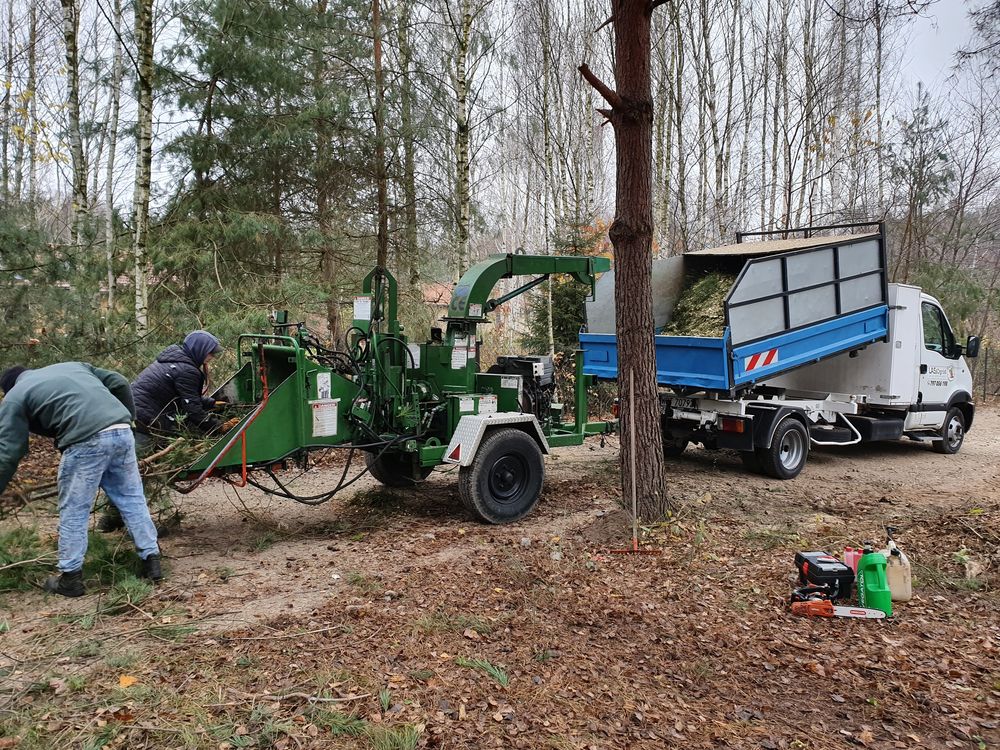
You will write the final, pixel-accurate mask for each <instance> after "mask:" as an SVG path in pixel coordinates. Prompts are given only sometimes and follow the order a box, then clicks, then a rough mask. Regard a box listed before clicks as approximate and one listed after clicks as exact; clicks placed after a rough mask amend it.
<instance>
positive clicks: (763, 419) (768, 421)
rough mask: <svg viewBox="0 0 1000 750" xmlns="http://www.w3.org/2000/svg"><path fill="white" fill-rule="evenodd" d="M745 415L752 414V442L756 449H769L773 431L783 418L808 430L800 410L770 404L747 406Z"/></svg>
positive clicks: (804, 417)
mask: <svg viewBox="0 0 1000 750" xmlns="http://www.w3.org/2000/svg"><path fill="white" fill-rule="evenodd" d="M747 413H748V414H753V442H754V445H755V446H757V447H758V448H770V447H771V439H772V438H773V437H774V431H775V430H776V429H777V428H778V425H779V424H781V420H783V419H784V418H785V417H792V418H793V419H797V420H798V421H799V422H801V423H802V426H803V427H805V428H806V430H807V431H808V429H809V420H808V419H806V415H805V413H804V412H803V411H802V410H801V409H796V408H794V407H791V406H774V405H772V404H767V403H760V404H747Z"/></svg>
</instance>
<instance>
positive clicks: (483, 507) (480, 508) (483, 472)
mask: <svg viewBox="0 0 1000 750" xmlns="http://www.w3.org/2000/svg"><path fill="white" fill-rule="evenodd" d="M544 482H545V461H544V459H543V457H542V451H541V448H539V447H538V443H537V442H535V440H534V439H533V438H532V437H531V436H530V435H528V434H527V433H525V432H524V431H523V430H518V429H515V428H510V427H502V428H498V429H494V430H491V431H489V432H487V433H486V437H484V438H483V441H482V442H481V443H480V444H479V450H478V451H476V457H475V458H474V459H472V463H471V464H469V465H468V466H463V467H462V468H461V469H459V472H458V494H459V495H460V496H461V498H462V503H463V504H464V505H465V507H466V508H467V509H468V510H469V512H470V513H472V515H474V516H475V517H476V518H477V519H479V520H480V521H483V522H485V523H494V524H502V523H512V522H514V521H517V520H519V519H521V518H524V517H525V516H526V515H528V514H529V513H530V512H531V511H532V510H534V508H535V506H536V505H537V504H538V499H539V497H541V494H542V484H543V483H544Z"/></svg>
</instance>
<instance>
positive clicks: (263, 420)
mask: <svg viewBox="0 0 1000 750" xmlns="http://www.w3.org/2000/svg"><path fill="white" fill-rule="evenodd" d="M610 265H611V264H610V261H609V260H608V259H607V258H589V257H577V256H572V257H563V256H536V255H498V256H492V257H490V258H488V259H487V260H485V261H483V262H481V263H479V264H477V265H475V266H473V267H472V268H470V269H469V270H468V271H467V272H466V273H465V275H464V276H463V277H462V278H461V279H460V281H459V282H458V284H457V285H456V287H455V290H454V293H453V297H452V300H451V303H450V305H449V307H448V312H447V315H446V316H445V318H444V320H445V323H446V327H445V329H444V330H442V329H440V328H432V329H431V336H430V339H429V340H427V341H425V342H422V343H411V342H410V341H409V339H408V338H407V336H406V335H405V333H404V331H403V327H402V326H401V325H400V323H399V320H398V318H397V294H396V281H395V279H394V278H393V276H392V275H391V274H390V273H389V272H388V271H386V270H385V269H381V268H376V269H374V270H373V271H372V272H371V273H369V274H368V276H367V277H366V278H365V280H364V283H363V287H362V294H361V295H360V296H358V297H356V298H355V303H354V321H353V324H352V326H351V328H350V329H349V330H348V332H347V341H346V344H347V347H346V351H336V350H333V349H329V348H326V347H324V346H323V345H322V344H320V342H319V341H318V340H317V339H316V337H315V336H314V335H313V334H312V333H310V332H309V331H308V330H307V328H306V326H305V325H304V324H302V323H289V322H288V320H287V316H282V317H280V318H279V319H277V320H275V326H274V332H273V333H269V334H267V333H265V334H244V335H242V336H240V338H239V342H238V350H237V351H238V358H239V359H238V370H237V372H236V374H235V375H234V376H233V377H232V378H231V379H230V380H229V381H228V382H227V383H226V384H225V385H224V386H223V388H222V389H221V390H222V394H221V395H224V396H225V397H226V400H228V401H229V402H230V404H233V405H234V407H233V408H239V405H242V406H243V408H244V410H245V411H244V412H243V414H242V417H241V418H240V420H239V423H238V424H236V425H235V426H234V427H232V429H230V430H229V432H227V433H226V434H225V435H224V436H222V437H221V438H220V439H219V440H218V441H217V442H216V443H215V444H214V445H213V446H212V447H211V448H210V449H209V450H208V451H207V452H206V453H205V454H204V455H203V456H202V457H201V458H200V459H198V460H197V461H196V462H195V463H193V464H192V465H191V466H189V467H188V468H187V469H186V470H185V471H184V472H183V478H178V480H177V481H176V482H175V487H176V488H177V489H178V490H179V491H181V492H187V491H191V490H192V489H193V488H194V487H196V486H197V485H198V484H200V483H201V482H202V481H203V480H204V479H206V478H207V477H209V476H224V477H226V478H227V479H228V480H229V481H233V482H239V483H240V484H243V483H249V484H251V485H253V486H255V487H258V488H260V489H262V490H265V491H267V492H270V493H272V494H276V495H279V496H283V497H288V498H292V499H295V500H299V501H301V502H307V503H318V502H323V501H325V500H327V499H329V498H330V497H332V496H333V495H334V494H335V493H336V492H337V491H338V490H340V489H342V488H344V487H346V486H347V485H348V484H350V483H351V482H353V481H355V479H357V476H354V477H350V478H348V474H349V471H348V469H349V466H350V460H351V458H353V457H354V456H355V455H356V454H357V453H358V452H363V453H364V454H365V463H366V467H365V470H366V471H367V472H370V473H371V475H372V476H373V477H375V479H377V480H378V481H379V482H381V483H382V484H385V485H387V486H391V487H405V486H410V485H413V484H415V483H417V482H420V481H422V480H423V479H426V478H427V476H428V475H429V474H430V473H431V471H432V470H433V469H434V467H435V466H438V465H441V464H453V465H457V466H458V467H459V490H460V495H461V497H462V500H463V502H464V503H465V505H466V506H467V507H468V508H469V509H470V510H471V511H472V512H473V513H474V514H475V515H476V516H477V517H478V518H480V519H481V520H483V521H487V522H490V523H506V522H510V521H514V520H517V519H518V518H521V517H523V516H524V515H526V514H527V513H528V512H530V511H531V510H532V508H533V507H534V506H535V504H536V503H537V501H538V498H539V495H540V493H541V489H542V483H543V480H544V463H543V458H542V457H543V454H545V453H548V451H549V449H550V448H551V447H556V446H561V445H579V444H580V443H582V442H583V439H584V437H585V436H586V435H587V434H588V433H594V432H598V431H602V430H604V429H605V425H604V423H603V422H600V423H593V424H588V423H587V421H586V420H587V401H586V387H587V384H588V382H589V380H590V379H589V378H587V377H585V376H584V375H583V372H582V369H581V368H582V364H583V361H582V359H581V358H579V357H578V361H577V377H576V381H575V386H574V387H575V391H574V409H573V411H574V414H573V419H572V421H564V414H563V405H562V404H561V403H558V402H557V400H556V398H555V382H554V377H553V363H552V358H551V357H547V356H534V355H524V356H521V355H511V356H504V357H500V358H498V360H497V363H496V364H495V365H493V366H492V367H490V368H489V370H488V371H486V372H480V367H479V362H480V347H481V344H482V341H481V340H480V338H479V336H478V326H479V325H480V324H482V323H488V322H489V318H488V315H489V314H490V313H492V312H493V310H495V309H496V308H497V307H498V306H499V305H501V304H503V303H504V302H507V301H508V300H510V299H512V298H514V297H516V296H518V295H519V294H523V293H524V292H526V291H528V290H530V289H532V288H533V287H535V286H537V285H539V284H540V283H542V282H543V281H545V280H546V279H548V278H549V275H550V274H568V275H570V276H571V277H572V278H573V279H574V280H575V281H577V282H579V283H583V284H586V285H588V286H590V288H591V292H593V287H594V284H595V283H596V280H597V276H598V274H600V273H601V272H603V271H607V270H608V269H609V268H610ZM515 276H533V277H534V278H533V279H531V280H530V281H528V282H527V283H525V284H523V285H521V286H519V287H517V288H515V289H513V290H512V291H510V292H508V293H507V294H504V295H502V296H499V297H492V296H491V295H492V293H493V289H494V287H495V286H496V285H497V284H498V282H499V281H500V280H501V279H507V278H512V277H515ZM332 447H342V448H346V449H348V450H349V458H348V468H345V469H344V472H343V475H342V476H341V479H340V481H339V482H338V483H337V484H336V485H335V486H334V487H331V488H329V489H328V490H326V491H323V492H321V493H319V494H314V495H309V496H302V495H298V494H296V493H295V492H294V491H293V490H292V489H291V487H289V485H288V483H287V482H285V481H283V480H282V478H281V476H280V475H279V473H277V472H276V471H275V468H276V467H277V466H278V465H280V464H281V463H282V462H284V461H286V460H295V461H298V462H299V463H301V464H302V465H303V466H304V467H305V466H307V461H308V456H309V453H310V452H311V451H314V450H321V449H328V448H332ZM236 477H239V478H238V479H237V478H236Z"/></svg>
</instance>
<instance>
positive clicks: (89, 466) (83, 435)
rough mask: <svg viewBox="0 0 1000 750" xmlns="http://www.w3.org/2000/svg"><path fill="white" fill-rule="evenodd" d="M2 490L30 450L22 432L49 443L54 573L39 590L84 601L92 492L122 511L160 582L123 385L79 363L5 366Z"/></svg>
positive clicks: (1, 383) (146, 567) (0, 385)
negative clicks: (55, 461) (54, 472)
mask: <svg viewBox="0 0 1000 750" xmlns="http://www.w3.org/2000/svg"><path fill="white" fill-rule="evenodd" d="M0 390H3V392H4V393H5V394H6V395H5V397H4V399H3V401H0V492H3V491H4V489H5V488H6V487H7V484H8V482H10V480H11V477H13V476H14V472H15V471H16V470H17V465H18V464H19V463H20V461H21V459H22V458H23V457H24V455H25V454H26V453H27V452H28V433H29V432H33V433H35V434H36V435H43V436H45V437H50V438H55V441H56V448H58V449H59V450H60V451H62V460H61V461H60V462H59V570H60V572H61V575H57V576H52V577H50V578H49V579H48V580H46V582H45V589H46V590H47V591H51V592H53V593H56V594H61V595H63V596H82V595H83V594H84V593H85V589H84V585H83V558H84V555H85V554H86V552H87V522H88V519H89V517H90V511H91V509H92V508H93V506H94V499H95V498H96V496H97V490H98V488H101V489H103V490H104V492H105V494H106V495H107V496H108V498H109V499H110V500H111V502H112V503H113V504H114V506H115V507H116V508H117V509H118V510H119V511H120V513H121V515H122V517H123V519H124V521H125V525H126V526H127V527H128V530H129V533H130V534H131V535H132V541H133V542H134V543H135V547H136V550H137V551H138V553H139V557H140V558H141V559H142V572H143V575H144V576H145V577H146V578H149V579H151V580H153V581H159V580H160V579H161V578H162V577H163V574H162V572H161V569H160V548H159V547H158V546H157V543H156V527H155V526H154V524H153V519H152V518H151V517H150V515H149V509H148V508H147V507H146V497H145V494H144V493H143V489H142V479H141V477H140V476H139V465H138V462H137V461H136V457H135V439H134V438H133V436H132V426H131V422H132V420H133V419H134V418H135V407H134V405H133V403H132V391H131V390H130V389H129V384H128V380H126V379H125V378H124V377H123V376H121V375H119V374H118V373H117V372H112V371H110V370H102V369H100V368H98V367H94V366H93V365H89V364H87V363H85V362H63V363H61V364H57V365H50V366H49V367H42V368H41V369H38V370H28V369H26V368H24V367H20V366H17V367H11V368H10V369H8V370H5V371H4V372H3V374H2V375H0Z"/></svg>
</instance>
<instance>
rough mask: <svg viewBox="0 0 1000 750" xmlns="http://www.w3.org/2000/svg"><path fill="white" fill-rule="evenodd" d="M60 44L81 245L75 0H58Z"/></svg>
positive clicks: (83, 179)
mask: <svg viewBox="0 0 1000 750" xmlns="http://www.w3.org/2000/svg"><path fill="white" fill-rule="evenodd" d="M61 2H62V9H63V41H64V42H65V45H66V89H67V91H66V94H67V96H66V100H67V101H66V111H67V112H66V113H67V117H68V118H69V119H68V123H67V125H68V129H69V152H70V160H71V162H72V169H73V227H72V232H71V233H72V237H73V244H75V245H76V246H77V247H79V246H81V245H82V244H83V222H84V219H85V218H86V215H87V163H86V161H85V160H84V158H85V157H84V153H83V134H82V132H81V130H80V63H79V50H78V46H77V45H78V37H79V31H80V16H79V12H78V8H77V5H76V0H61Z"/></svg>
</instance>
